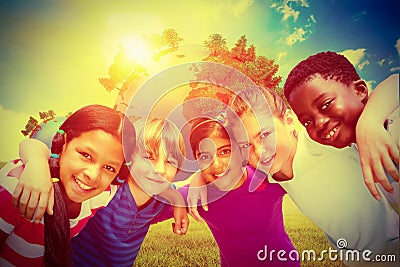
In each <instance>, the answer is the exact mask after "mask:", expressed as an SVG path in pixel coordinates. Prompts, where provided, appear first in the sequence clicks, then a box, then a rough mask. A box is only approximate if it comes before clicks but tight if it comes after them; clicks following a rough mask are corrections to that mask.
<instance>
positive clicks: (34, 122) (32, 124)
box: [21, 116, 38, 136]
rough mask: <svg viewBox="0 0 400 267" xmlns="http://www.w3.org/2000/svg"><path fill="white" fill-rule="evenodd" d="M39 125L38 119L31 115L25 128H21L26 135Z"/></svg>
mask: <svg viewBox="0 0 400 267" xmlns="http://www.w3.org/2000/svg"><path fill="white" fill-rule="evenodd" d="M37 126H38V121H37V119H35V118H34V117H32V116H30V117H29V120H28V123H27V124H26V125H25V130H21V133H22V134H23V135H24V136H28V135H29V134H30V133H31V132H32V131H33V130H35V128H36V127H37Z"/></svg>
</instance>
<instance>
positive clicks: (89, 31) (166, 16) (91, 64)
mask: <svg viewBox="0 0 400 267" xmlns="http://www.w3.org/2000/svg"><path fill="white" fill-rule="evenodd" d="M398 10H399V6H398V5H397V6H394V5H393V2H392V1H372V0H364V1H311V0H310V1H306V0H297V1H248V0H246V1H241V0H237V1H211V0H210V1H193V2H189V1H169V2H168V4H163V3H162V2H160V1H152V0H150V1H118V0H117V1H75V0H73V1H50V0H48V1H43V0H39V1H2V2H1V3H0V120H1V122H2V125H3V127H2V128H3V129H7V130H6V132H7V134H6V137H5V138H4V137H3V138H2V139H1V140H0V146H1V147H2V149H1V152H0V161H5V160H8V159H10V158H11V157H14V156H16V155H18V154H17V144H18V142H19V141H21V140H22V139H23V138H24V137H23V136H22V134H21V133H20V132H19V131H20V130H21V129H22V128H23V127H24V125H25V123H26V121H27V120H28V117H29V115H34V116H36V117H38V116H37V113H38V112H39V111H45V110H49V109H54V110H55V111H56V113H58V114H65V113H67V112H69V111H74V110H76V109H77V108H79V107H81V106H83V105H87V104H92V103H100V104H104V105H108V106H112V105H113V103H114V101H115V99H116V97H117V94H116V92H111V93H110V92H106V90H104V89H103V88H102V87H101V85H100V84H99V83H98V81H97V79H98V78H99V77H103V76H106V75H107V71H108V66H109V65H110V64H111V63H112V61H113V57H114V55H115V52H116V51H117V49H118V46H119V45H120V44H121V43H123V42H124V40H126V39H127V38H130V37H135V38H141V37H142V36H143V35H148V34H151V33H161V32H162V31H163V30H164V29H166V28H174V29H176V30H177V31H178V32H179V34H180V35H181V37H182V38H183V39H184V41H183V43H182V46H193V47H197V48H196V49H197V50H201V49H202V44H203V41H204V40H206V39H207V37H208V36H209V35H210V34H212V33H220V34H222V35H223V36H224V37H225V38H226V40H227V42H228V46H229V47H232V45H233V44H234V43H235V42H236V41H237V39H238V38H239V37H240V36H241V35H244V34H245V35H246V37H247V39H248V43H249V44H254V45H255V46H256V49H257V54H258V55H264V56H267V57H268V58H273V59H275V60H276V63H278V64H279V66H280V68H279V73H278V74H279V75H280V76H282V77H283V81H284V80H285V77H286V75H287V74H288V72H289V71H290V69H291V68H292V67H294V65H295V64H296V63H298V62H299V61H300V60H302V59H305V58H306V57H308V56H309V55H311V54H315V53H317V52H320V51H327V50H331V51H335V52H340V53H343V54H344V55H346V56H347V57H348V58H349V59H350V60H351V62H352V63H353V64H354V65H355V66H356V68H357V70H358V72H359V74H360V76H361V78H363V79H364V80H366V81H367V82H368V84H369V85H370V88H371V89H372V88H374V87H375V86H376V84H377V83H378V82H380V81H381V80H382V79H384V78H385V77H387V76H388V75H390V74H391V73H394V72H399V70H400V57H399V50H400V28H399V27H398V20H397V19H398V18H397V17H396V15H398ZM197 52H198V51H196V53H197ZM196 53H195V52H194V53H193V54H196ZM197 54H198V53H197ZM158 68H159V69H162V67H161V66H158ZM281 86H283V83H282V84H281ZM3 136H4V135H3Z"/></svg>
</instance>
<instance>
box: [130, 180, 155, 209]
mask: <svg viewBox="0 0 400 267" xmlns="http://www.w3.org/2000/svg"><path fill="white" fill-rule="evenodd" d="M128 185H129V189H130V191H131V194H132V196H133V199H134V200H135V202H136V206H137V207H138V209H139V210H140V209H143V208H145V207H146V206H147V205H148V204H150V202H151V200H152V197H151V196H149V195H148V194H147V193H146V192H145V191H143V189H142V188H141V187H140V186H139V185H138V184H137V183H136V181H135V179H134V178H133V177H132V176H129V178H128Z"/></svg>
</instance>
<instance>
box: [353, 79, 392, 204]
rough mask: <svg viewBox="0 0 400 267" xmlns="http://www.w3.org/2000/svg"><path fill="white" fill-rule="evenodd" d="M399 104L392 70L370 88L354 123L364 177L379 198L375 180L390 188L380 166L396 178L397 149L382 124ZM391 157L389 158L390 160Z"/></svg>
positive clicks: (374, 194) (387, 189)
mask: <svg viewBox="0 0 400 267" xmlns="http://www.w3.org/2000/svg"><path fill="white" fill-rule="evenodd" d="M398 106H399V74H393V75H391V76H389V77H388V78H386V79H385V80H384V81H382V82H381V83H380V84H378V86H377V87H376V88H375V89H374V90H373V93H371V96H370V97H369V99H368V102H367V104H366V105H365V108H364V110H363V112H362V114H361V116H360V118H359V120H358V123H357V126H356V140H357V145H358V149H359V153H360V161H361V166H362V170H363V174H364V181H365V184H366V185H367V187H368V189H369V191H370V192H371V194H372V195H373V196H374V197H375V198H376V199H378V200H379V199H380V198H381V196H380V193H379V191H378V189H377V187H376V185H375V182H378V183H380V184H381V185H382V186H383V188H384V189H385V190H386V191H388V192H392V191H393V187H392V185H391V184H390V182H389V181H388V179H387V177H386V175H385V171H384V169H385V170H386V171H387V172H388V173H389V174H390V175H391V176H392V178H393V179H394V180H395V181H399V170H398V169H397V168H396V166H395V164H394V163H393V161H394V162H396V163H397V165H398V164H399V149H398V147H397V144H395V142H394V141H393V140H392V139H391V137H390V134H389V133H388V132H387V131H386V130H385V128H384V122H385V120H386V118H387V117H388V116H389V115H390V114H391V113H392V112H393V111H394V110H395V109H396V108H397V107H398ZM392 160H393V161H392Z"/></svg>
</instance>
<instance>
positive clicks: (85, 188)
mask: <svg viewBox="0 0 400 267" xmlns="http://www.w3.org/2000/svg"><path fill="white" fill-rule="evenodd" d="M75 182H76V183H77V184H78V185H79V187H80V188H82V189H83V190H89V189H92V188H93V187H91V186H88V185H86V184H84V183H83V182H81V181H80V180H78V179H77V178H75Z"/></svg>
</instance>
